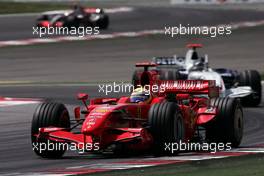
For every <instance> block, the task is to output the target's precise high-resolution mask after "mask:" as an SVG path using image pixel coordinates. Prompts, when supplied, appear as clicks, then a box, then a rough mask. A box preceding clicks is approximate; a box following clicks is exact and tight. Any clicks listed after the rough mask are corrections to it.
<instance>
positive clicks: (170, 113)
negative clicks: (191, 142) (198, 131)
mask: <svg viewBox="0 0 264 176" xmlns="http://www.w3.org/2000/svg"><path fill="white" fill-rule="evenodd" d="M149 125H150V132H151V134H152V135H153V138H154V146H153V150H154V154H155V155H172V154H178V153H179V147H178V149H177V151H172V150H171V149H172V148H170V150H168V149H167V150H166V145H167V144H169V143H170V144H176V143H177V144H179V142H180V141H182V140H184V136H185V130H184V129H185V128H184V122H183V117H182V114H181V112H180V108H179V107H178V105H177V104H176V103H174V102H163V103H157V104H154V105H153V106H152V107H151V109H150V111H149ZM178 146H179V145H178Z"/></svg>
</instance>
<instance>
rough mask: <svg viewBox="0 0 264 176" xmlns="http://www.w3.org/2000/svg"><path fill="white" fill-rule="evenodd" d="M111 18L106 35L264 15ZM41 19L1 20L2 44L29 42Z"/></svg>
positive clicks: (163, 11) (146, 11)
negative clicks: (19, 41)
mask: <svg viewBox="0 0 264 176" xmlns="http://www.w3.org/2000/svg"><path fill="white" fill-rule="evenodd" d="M109 15H110V28H109V30H107V31H103V33H113V32H124V31H139V30H145V29H164V26H166V25H170V26H173V25H178V24H180V23H181V24H182V25H187V24H190V25H193V26H195V25H215V24H226V23H230V22H240V21H252V20H253V21H254V20H260V19H263V18H264V12H257V11H256V12H255V11H250V10H238V9H237V10H209V9H202V10H200V9H186V8H175V7H167V8H161V7H135V8H134V11H132V12H125V13H113V14H109ZM36 18H37V15H32V16H9V17H6V16H5V17H1V16H0V24H1V27H0V41H3V40H14V39H27V38H34V37H37V36H36V35H33V34H32V33H33V30H32V27H33V26H34V25H35V20H36Z"/></svg>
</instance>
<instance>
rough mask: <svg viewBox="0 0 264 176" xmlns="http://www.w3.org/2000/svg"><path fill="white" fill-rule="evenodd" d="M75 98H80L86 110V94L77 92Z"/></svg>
mask: <svg viewBox="0 0 264 176" xmlns="http://www.w3.org/2000/svg"><path fill="white" fill-rule="evenodd" d="M77 99H78V100H81V101H82V102H83V104H84V105H85V108H86V109H87V111H88V110H89V109H88V106H87V103H86V101H87V100H88V94H86V93H78V95H77Z"/></svg>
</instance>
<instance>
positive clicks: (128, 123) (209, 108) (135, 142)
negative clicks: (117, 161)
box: [31, 63, 243, 158]
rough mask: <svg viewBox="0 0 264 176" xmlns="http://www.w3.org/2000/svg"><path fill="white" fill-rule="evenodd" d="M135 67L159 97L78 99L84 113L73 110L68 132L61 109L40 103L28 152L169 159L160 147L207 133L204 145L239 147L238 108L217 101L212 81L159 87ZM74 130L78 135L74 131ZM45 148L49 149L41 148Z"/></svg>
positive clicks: (167, 83)
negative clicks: (73, 150) (144, 154)
mask: <svg viewBox="0 0 264 176" xmlns="http://www.w3.org/2000/svg"><path fill="white" fill-rule="evenodd" d="M137 66H140V67H145V71H144V73H143V74H142V79H141V85H142V86H145V87H146V85H150V86H149V88H150V87H154V85H155V86H158V89H159V90H158V91H155V92H154V89H153V90H151V89H149V90H151V91H152V92H151V94H152V98H151V101H148V102H131V101H132V100H131V97H121V98H97V99H92V100H90V104H89V105H87V103H86V102H87V99H88V95H87V94H78V99H79V100H81V101H82V102H83V103H84V106H85V110H81V108H80V107H76V108H75V110H74V112H75V120H74V121H75V122H76V123H75V124H74V125H73V126H71V123H70V122H71V121H70V117H69V113H68V111H67V109H66V108H65V106H64V105H63V104H59V103H53V102H44V103H42V104H41V105H39V106H38V107H37V109H36V111H35V113H34V116H33V120H32V131H31V135H32V146H33V150H34V151H35V152H36V154H37V155H39V156H41V157H45V158H57V157H61V156H62V155H63V154H64V152H65V150H66V149H65V148H62V147H60V148H59V147H54V145H55V144H73V145H75V146H77V148H78V150H85V151H89V152H93V151H94V152H97V151H107V150H108V151H109V150H112V151H118V150H123V151H127V152H131V151H153V152H154V153H155V154H165V155H170V154H172V153H174V154H175V153H178V152H179V151H173V152H172V151H171V150H169V149H168V148H166V147H165V145H168V143H173V144H175V143H179V142H186V143H188V142H190V141H193V140H194V139H197V136H198V135H199V131H200V130H205V131H206V137H205V138H206V140H207V141H208V142H217V143H219V142H223V143H230V145H232V146H233V147H237V146H238V145H239V144H240V142H241V139H242V135H243V112H242V108H241V106H240V102H239V100H237V99H232V98H219V97H218V95H219V88H218V87H216V86H215V81H208V80H184V81H158V79H156V76H157V74H156V73H155V72H152V71H148V67H149V66H153V64H150V63H141V64H137ZM155 89H156V88H155ZM81 114H83V118H81ZM78 125H81V129H80V130H79V131H76V127H77V126H78ZM50 144H53V147H52V149H49V148H48V147H46V146H45V145H50ZM87 145H88V146H89V147H88V148H87ZM41 146H42V147H41ZM43 146H45V147H43Z"/></svg>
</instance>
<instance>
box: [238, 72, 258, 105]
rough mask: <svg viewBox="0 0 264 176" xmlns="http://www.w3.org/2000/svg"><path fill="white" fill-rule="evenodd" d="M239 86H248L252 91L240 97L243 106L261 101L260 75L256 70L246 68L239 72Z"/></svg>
mask: <svg viewBox="0 0 264 176" xmlns="http://www.w3.org/2000/svg"><path fill="white" fill-rule="evenodd" d="M239 85H240V86H250V87H251V88H252V90H253V91H254V93H252V94H251V95H248V96H246V97H243V98H242V99H241V101H242V105H244V106H258V105H259V104H260V103H261V97H262V86H261V76H260V74H259V72H258V71H256V70H246V71H244V72H241V73H240V76H239Z"/></svg>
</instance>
